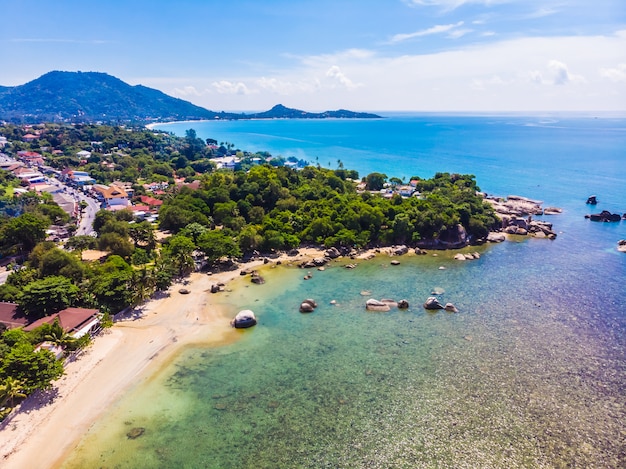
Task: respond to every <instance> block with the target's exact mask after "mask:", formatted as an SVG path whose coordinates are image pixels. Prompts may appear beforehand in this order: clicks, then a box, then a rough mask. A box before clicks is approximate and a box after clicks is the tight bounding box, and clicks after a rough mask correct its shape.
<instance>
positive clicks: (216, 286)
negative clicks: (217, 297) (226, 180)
mask: <svg viewBox="0 0 626 469" xmlns="http://www.w3.org/2000/svg"><path fill="white" fill-rule="evenodd" d="M224 288H225V285H224V284H223V283H215V284H213V285H211V293H219V292H222V291H224Z"/></svg>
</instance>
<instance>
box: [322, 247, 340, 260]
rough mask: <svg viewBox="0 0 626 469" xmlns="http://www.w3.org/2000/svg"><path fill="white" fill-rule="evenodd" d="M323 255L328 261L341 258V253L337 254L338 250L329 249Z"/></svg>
mask: <svg viewBox="0 0 626 469" xmlns="http://www.w3.org/2000/svg"><path fill="white" fill-rule="evenodd" d="M324 255H325V256H326V257H328V258H329V259H337V258H338V257H339V256H341V253H340V252H339V249H337V248H335V247H332V248H330V249H327V250H326V252H325V253H324Z"/></svg>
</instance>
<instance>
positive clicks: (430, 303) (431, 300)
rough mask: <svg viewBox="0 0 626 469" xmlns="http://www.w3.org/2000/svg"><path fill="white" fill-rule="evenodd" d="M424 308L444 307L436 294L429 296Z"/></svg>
mask: <svg viewBox="0 0 626 469" xmlns="http://www.w3.org/2000/svg"><path fill="white" fill-rule="evenodd" d="M424 309H443V305H442V304H441V303H440V302H439V300H438V299H437V298H436V297H434V296H429V297H428V299H427V300H426V302H425V303H424Z"/></svg>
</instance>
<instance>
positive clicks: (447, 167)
mask: <svg viewBox="0 0 626 469" xmlns="http://www.w3.org/2000/svg"><path fill="white" fill-rule="evenodd" d="M158 128H159V129H162V130H168V131H172V132H174V133H175V134H177V135H184V133H185V130H187V129H189V128H193V129H195V130H196V132H197V134H198V136H199V137H202V138H214V139H216V140H218V142H222V141H227V142H231V143H234V144H235V147H236V148H241V149H243V150H250V151H257V150H264V151H269V152H270V153H272V154H273V155H276V156H278V155H281V156H285V157H288V156H296V157H298V158H303V159H305V160H308V161H310V162H311V163H312V164H320V165H322V166H325V167H331V168H336V167H337V165H338V164H339V161H340V162H341V163H342V164H343V166H344V167H346V168H348V169H356V170H357V171H359V174H360V175H361V176H365V175H367V174H368V173H369V172H373V171H378V172H382V173H385V174H387V175H388V176H389V177H393V176H395V177H399V178H404V179H405V180H406V179H408V178H410V177H411V176H420V177H431V176H432V175H434V174H435V173H436V172H458V173H468V174H474V175H475V176H476V179H477V182H478V185H479V186H480V188H481V189H482V190H483V191H484V192H487V193H489V194H493V195H500V196H506V195H510V194H516V195H522V196H526V197H530V198H533V199H537V200H541V201H543V202H544V205H546V206H556V207H560V208H562V209H563V213H562V214H560V215H553V216H545V217H544V218H545V219H547V220H549V221H550V222H552V223H553V224H554V229H555V231H556V232H557V233H558V237H557V238H556V239H555V240H553V241H550V240H547V239H524V238H519V239H515V240H513V241H507V242H505V243H501V244H494V245H484V246H480V247H472V248H467V249H464V250H463V251H462V252H473V251H478V252H479V253H480V254H481V256H480V259H477V260H473V261H464V262H461V261H456V260H454V259H453V255H454V254H455V253H454V252H445V251H442V252H437V253H433V252H431V253H429V255H427V256H413V257H402V258H399V259H400V261H401V264H400V265H398V266H392V265H390V264H389V260H390V259H389V258H388V257H385V256H378V257H376V258H375V259H372V260H370V261H359V265H358V266H357V268H355V269H352V270H349V269H344V268H342V267H341V262H338V263H332V264H331V265H330V266H329V267H328V268H327V269H326V270H325V271H323V272H317V271H314V272H313V278H312V279H311V280H308V281H304V280H303V278H302V277H303V271H302V270H300V269H297V268H295V267H289V266H279V267H278V268H274V269H270V268H267V269H266V270H265V271H264V276H265V278H266V280H267V282H266V283H265V284H264V285H249V283H244V282H246V280H244V279H237V281H235V282H234V283H233V284H232V285H231V288H232V289H233V291H234V292H238V293H237V294H236V295H235V293H225V294H224V296H223V298H222V300H223V301H225V302H229V303H230V308H231V311H232V312H233V313H234V312H236V311H237V310H239V309H244V308H245V309H253V310H254V311H255V313H256V314H257V315H258V317H259V324H258V325H257V326H256V327H254V328H252V329H249V330H245V331H241V337H240V340H238V341H236V342H235V343H233V344H230V345H227V346H222V347H214V348H209V347H201V346H196V347H189V348H187V349H185V350H184V351H183V352H182V353H181V354H180V355H178V356H177V357H176V359H175V360H174V361H173V362H172V363H171V364H169V365H168V366H167V367H165V368H163V369H161V370H154V373H155V374H154V377H153V379H151V380H148V381H147V384H145V385H142V386H137V387H135V388H133V389H131V390H130V391H129V393H128V394H127V395H126V396H125V397H124V398H123V399H121V400H120V402H119V403H118V404H117V405H116V406H115V407H114V408H112V409H110V410H109V411H108V412H107V414H106V415H105V416H104V417H103V418H102V419H101V420H100V421H99V422H97V423H96V424H95V425H94V426H93V427H92V428H91V429H90V431H89V432H88V434H87V435H86V436H85V438H84V440H83V442H82V443H81V444H80V445H79V447H78V448H77V449H76V451H74V453H73V454H72V455H70V456H69V458H68V460H67V461H66V462H65V464H64V465H63V467H65V468H78V467H123V468H148V467H150V468H154V467H163V468H169V467H186V468H422V467H423V468H431V467H438V468H445V467H450V468H463V467H467V468H499V467H507V468H528V467H533V468H535V467H545V468H552V467H602V468H607V467H608V468H611V467H616V468H617V467H624V466H625V465H626V444H625V443H624V442H625V441H626V433H625V429H624V422H626V288H625V287H624V283H625V280H626V254H623V253H619V252H618V251H617V249H616V247H617V242H618V240H620V239H626V221H621V222H617V223H595V222H591V221H589V220H587V219H585V218H584V216H585V215H586V214H588V213H592V212H599V211H601V210H609V211H612V212H619V213H625V212H626V119H623V118H611V117H602V116H600V117H598V118H595V117H577V116H571V115H565V116H541V117H533V116H518V115H508V116H461V115H457V116H454V115H452V116H451V115H426V114H421V115H417V114H415V115H413V114H393V115H392V114H390V115H388V116H387V117H386V118H385V119H377V120H320V121H315V120H272V121H226V122H193V123H174V124H167V125H161V126H158ZM592 194H593V195H596V196H597V197H598V200H599V203H598V205H597V206H595V207H590V206H588V205H586V204H585V201H586V199H587V197H588V196H589V195H592ZM434 254H436V255H434ZM343 262H345V261H343ZM434 290H439V291H443V293H442V294H441V298H442V300H443V301H446V302H447V301H450V302H453V303H454V304H455V305H456V306H457V307H458V309H459V312H458V313H456V314H453V313H447V312H444V311H439V312H435V313H431V312H427V311H425V310H424V309H423V308H422V306H421V305H422V303H423V302H424V301H425V300H426V298H427V297H428V296H430V295H431V293H432V291H434ZM369 297H373V298H394V299H407V300H408V301H409V303H410V308H409V309H408V310H406V311H400V310H392V311H391V312H388V313H371V312H366V311H365V309H364V302H365V300H366V299H367V298H369ZM304 298H314V299H316V300H317V301H318V303H319V304H320V306H319V308H318V309H317V310H316V311H315V312H314V313H312V314H308V315H304V314H301V313H299V312H298V306H299V303H300V301H301V300H302V299H304ZM332 300H334V302H335V303H336V304H331V301H332ZM132 427H143V428H145V429H146V431H145V433H144V434H143V435H142V436H141V437H139V438H137V439H129V438H128V437H127V436H126V433H127V432H128V431H129V429H130V428H132Z"/></svg>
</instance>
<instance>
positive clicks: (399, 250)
mask: <svg viewBox="0 0 626 469" xmlns="http://www.w3.org/2000/svg"><path fill="white" fill-rule="evenodd" d="M407 252H409V248H407V247H406V246H395V247H394V248H393V250H392V253H393V255H394V256H403V255H404V254H406V253H407Z"/></svg>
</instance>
